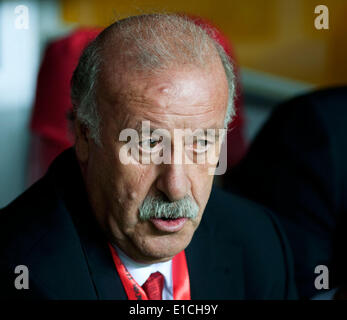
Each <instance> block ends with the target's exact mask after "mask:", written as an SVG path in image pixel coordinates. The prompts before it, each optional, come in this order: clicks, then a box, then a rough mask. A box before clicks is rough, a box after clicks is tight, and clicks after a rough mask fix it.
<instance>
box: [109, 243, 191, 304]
mask: <svg viewBox="0 0 347 320" xmlns="http://www.w3.org/2000/svg"><path fill="white" fill-rule="evenodd" d="M109 247H110V250H111V253H112V257H113V261H114V264H115V266H116V269H117V272H118V275H119V277H120V279H121V281H122V284H123V287H124V289H125V292H126V294H127V296H128V299H129V300H148V298H147V296H146V293H145V291H144V290H143V289H142V287H141V286H140V285H139V284H138V283H137V282H136V281H135V279H134V278H133V277H132V276H131V274H130V273H129V271H128V270H127V268H126V267H125V265H124V264H123V263H122V261H121V260H120V258H119V256H118V254H117V251H116V250H115V248H114V247H113V246H112V245H111V244H110V243H109ZM172 282H173V298H174V300H190V284H189V274H188V267H187V260H186V255H185V253H184V250H183V251H181V252H180V253H179V254H177V255H175V256H174V257H173V259H172Z"/></svg>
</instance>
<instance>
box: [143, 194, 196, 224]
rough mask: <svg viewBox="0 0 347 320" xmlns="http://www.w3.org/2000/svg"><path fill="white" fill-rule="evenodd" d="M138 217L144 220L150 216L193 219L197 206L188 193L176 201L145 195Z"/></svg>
mask: <svg viewBox="0 0 347 320" xmlns="http://www.w3.org/2000/svg"><path fill="white" fill-rule="evenodd" d="M139 212H140V215H139V217H140V219H141V220H143V221H145V220H148V219H151V218H156V219H160V218H166V219H178V218H189V219H194V218H196V217H197V215H198V213H199V206H198V205H197V203H196V202H195V201H194V200H193V199H192V198H191V197H190V196H188V195H186V196H185V197H184V198H182V199H180V200H177V201H168V200H165V199H164V198H163V197H151V196H147V197H146V198H145V200H144V201H143V202H142V205H141V206H140V208H139Z"/></svg>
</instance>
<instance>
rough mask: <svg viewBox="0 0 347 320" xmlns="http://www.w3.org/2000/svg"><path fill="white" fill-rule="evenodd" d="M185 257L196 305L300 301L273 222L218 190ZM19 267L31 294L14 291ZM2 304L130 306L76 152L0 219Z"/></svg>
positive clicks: (284, 247) (284, 246)
mask: <svg viewBox="0 0 347 320" xmlns="http://www.w3.org/2000/svg"><path fill="white" fill-rule="evenodd" d="M186 256H187V263H188V269H189V275H190V282H191V295H192V299H287V298H295V297H296V289H295V287H294V286H293V283H294V281H293V273H292V269H291V266H292V260H291V256H290V252H289V250H288V245H287V243H286V240H285V238H284V237H283V233H282V232H281V230H280V227H279V225H278V224H277V222H276V220H275V219H274V218H273V216H272V215H271V214H270V213H269V212H268V211H266V210H265V209H264V208H262V207H259V206H258V205H255V204H253V203H251V202H248V201H247V200H244V199H242V198H239V197H236V196H234V195H229V194H227V193H224V192H222V191H220V190H218V189H214V190H213V191H212V194H211V198H210V200H209V202H208V205H207V208H206V210H205V213H204V216H203V219H202V222H201V224H200V226H199V228H198V229H197V231H196V233H195V235H194V237H193V240H192V241H191V243H190V245H189V246H188V248H187V249H186ZM17 265H25V266H27V267H28V268H29V275H30V283H29V290H17V289H15V287H14V284H13V283H14V279H15V277H16V276H18V274H14V269H15V267H16V266H17ZM0 296H1V297H2V298H4V297H5V298H29V299H42V298H43V299H126V295H125V292H124V290H123V287H122V284H121V281H120V279H119V277H118V275H117V272H116V269H115V267H114V264H113V260H112V257H111V254H110V252H109V248H108V246H107V240H106V238H105V237H104V235H103V233H102V232H101V230H100V229H99V227H98V225H97V223H96V220H95V219H94V216H93V214H92V213H91V210H90V207H89V205H88V200H87V196H86V192H85V189H84V186H83V182H82V178H81V174H80V169H79V166H78V163H77V161H76V157H75V153H74V149H68V150H67V151H65V152H63V153H62V154H61V155H60V156H59V157H58V158H57V159H56V160H55V161H54V163H53V164H52V165H51V167H50V169H49V171H48V173H47V174H46V176H45V177H44V178H43V179H41V180H40V181H39V182H37V183H36V184H34V185H33V186H32V187H31V188H30V189H29V190H27V191H26V192H25V193H24V194H23V195H21V196H20V197H19V198H17V199H16V200H15V201H14V202H13V203H11V204H10V205H9V206H7V207H6V208H5V209H3V210H2V212H1V213H0Z"/></svg>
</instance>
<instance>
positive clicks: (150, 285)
mask: <svg viewBox="0 0 347 320" xmlns="http://www.w3.org/2000/svg"><path fill="white" fill-rule="evenodd" d="M163 287H164V276H163V275H162V274H161V273H160V272H155V273H152V274H151V275H150V276H149V277H148V279H147V281H146V282H145V283H144V284H143V285H142V288H143V290H144V291H145V292H146V295H147V298H148V300H162V291H163Z"/></svg>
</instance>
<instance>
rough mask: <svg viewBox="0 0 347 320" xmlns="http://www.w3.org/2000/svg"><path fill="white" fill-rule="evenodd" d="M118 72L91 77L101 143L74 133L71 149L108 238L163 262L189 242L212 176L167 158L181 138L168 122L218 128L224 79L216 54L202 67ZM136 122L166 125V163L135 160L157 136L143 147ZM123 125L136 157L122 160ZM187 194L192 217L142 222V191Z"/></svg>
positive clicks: (140, 257) (137, 256) (175, 196)
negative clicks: (133, 137)
mask: <svg viewBox="0 0 347 320" xmlns="http://www.w3.org/2000/svg"><path fill="white" fill-rule="evenodd" d="M119 74H120V73H119V72H113V70H112V68H108V69H104V70H102V72H101V76H100V78H99V80H98V88H97V103H98V108H99V112H100V115H101V118H102V121H101V122H102V123H101V143H102V147H98V146H96V145H95V144H94V142H93V141H92V139H91V138H88V137H87V138H83V136H82V135H78V134H77V142H76V150H77V155H78V158H79V160H80V163H81V167H82V172H83V175H84V179H85V181H86V186H87V191H88V195H89V199H90V202H91V205H92V208H93V211H94V213H95V215H96V217H97V220H98V222H99V224H100V225H101V226H102V228H103V229H104V231H105V232H106V233H107V235H108V236H109V238H110V240H111V241H112V242H113V243H115V244H116V245H117V246H118V247H119V248H121V249H122V250H123V251H124V252H125V253H126V254H127V255H129V256H130V257H131V258H133V259H134V260H136V261H138V262H145V263H153V262H159V261H165V260H168V259H170V258H172V257H173V256H174V255H176V254H177V253H179V252H180V251H182V250H184V249H185V248H186V246H187V245H188V244H189V242H190V241H191V238H192V236H193V233H194V231H195V230H196V228H197V227H198V225H199V223H200V220H201V217H202V214H203V211H204V209H205V206H206V203H207V201H208V198H209V195H210V192H211V187H212V182H213V175H210V174H209V173H208V169H209V168H211V165H210V164H208V163H194V161H193V163H186V162H185V161H184V159H182V161H181V163H178V162H177V161H176V162H175V161H174V160H173V158H174V156H175V153H177V150H178V144H179V142H182V139H176V138H174V129H191V130H192V131H194V130H195V129H208V128H213V129H220V128H223V125H224V117H225V112H226V106H227V99H228V87H227V86H228V85H227V80H226V77H225V73H224V70H223V67H222V65H221V63H220V61H217V62H216V63H214V64H211V65H210V66H209V67H206V68H204V69H200V68H193V67H190V68H187V67H185V68H183V67H176V68H172V69H169V70H166V71H165V72H161V73H159V74H155V75H153V74H151V75H148V74H147V75H146V73H145V72H143V73H132V74H131V73H129V72H124V73H122V76H119ZM142 121H149V122H150V127H151V130H153V129H165V130H166V132H169V133H170V134H171V139H172V140H171V142H170V144H169V148H171V157H172V161H171V163H161V164H155V163H153V162H152V161H151V162H150V163H149V164H148V163H147V164H143V163H141V158H143V157H145V156H146V154H147V153H146V152H147V151H149V150H152V148H153V149H154V148H155V147H158V144H160V139H159V138H158V137H153V138H152V140H150V141H149V147H150V149H149V150H147V149H144V148H143V149H142V147H141V146H144V145H145V143H144V142H145V141H144V140H147V142H148V138H150V137H148V136H143V137H142V135H141V132H140V131H139V129H141V124H142ZM127 128H132V129H135V130H137V131H138V134H139V139H140V144H139V145H138V148H139V154H140V158H137V159H135V161H132V162H131V163H129V164H123V163H122V161H121V159H120V152H121V148H122V147H123V146H124V145H125V144H126V143H127V142H126V141H120V139H119V136H120V132H121V131H122V130H124V129H127ZM217 131H218V130H217ZM211 139H212V140H213V138H211ZM211 139H210V141H209V142H208V143H211V142H212V143H215V145H218V139H217V140H216V141H215V140H213V141H211ZM205 140H208V139H207V138H206V137H205ZM198 143H200V144H202V145H204V142H201V140H199V139H194V143H193V144H191V145H185V144H184V141H183V143H182V146H183V154H184V153H185V151H184V150H189V151H190V155H191V154H193V155H195V156H196V154H195V153H196V150H197V149H198V148H197V144H198ZM212 146H213V145H212ZM165 147H168V146H165ZM81 150H83V152H82V151H81ZM217 150H218V151H217V152H219V148H218V147H217ZM195 162H196V161H195ZM187 196H188V197H190V199H191V200H192V201H193V202H195V203H196V205H197V206H198V208H199V209H198V213H197V216H196V217H195V218H190V219H180V220H177V221H165V220H159V221H158V220H156V219H149V220H145V221H144V220H141V219H140V217H139V208H140V207H141V205H142V203H143V201H144V200H145V198H146V197H160V198H161V199H165V201H167V202H174V201H178V200H181V199H183V198H184V197H187ZM170 226H171V227H170Z"/></svg>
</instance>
